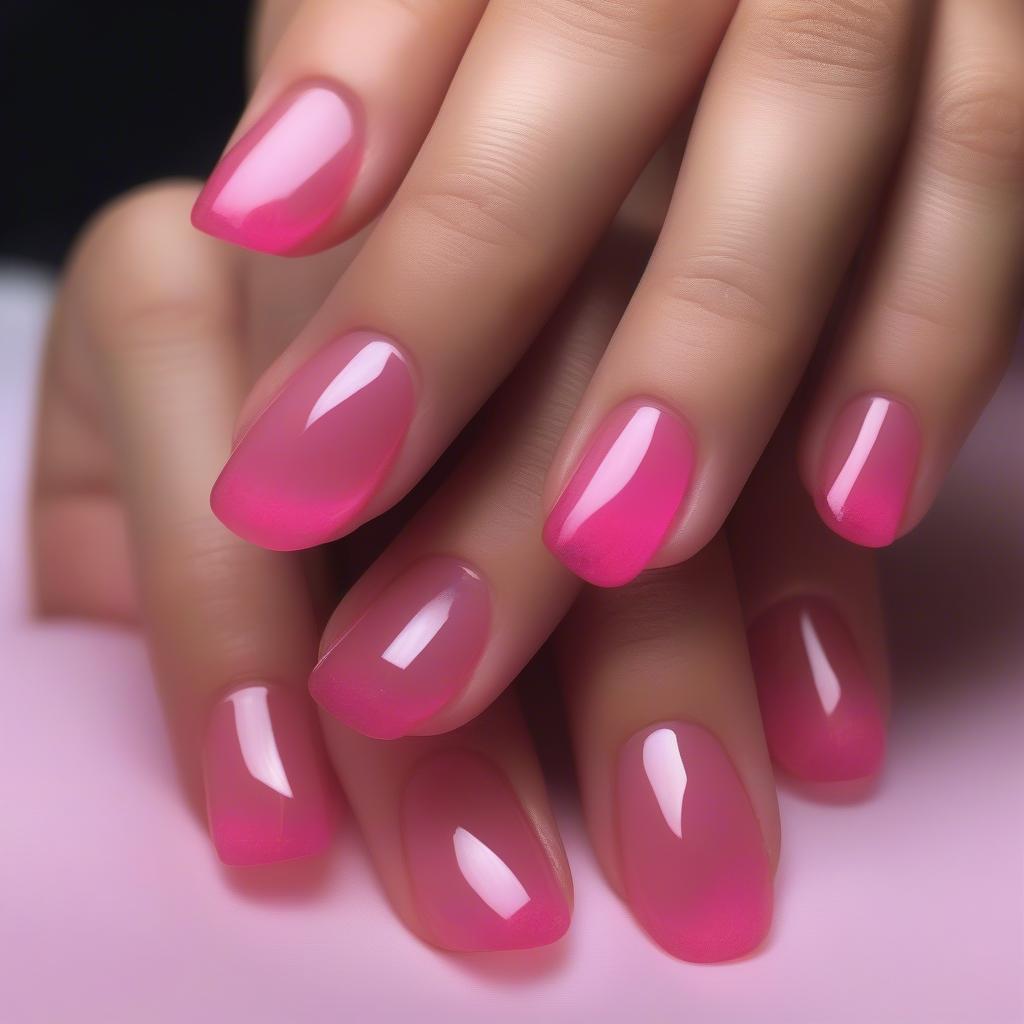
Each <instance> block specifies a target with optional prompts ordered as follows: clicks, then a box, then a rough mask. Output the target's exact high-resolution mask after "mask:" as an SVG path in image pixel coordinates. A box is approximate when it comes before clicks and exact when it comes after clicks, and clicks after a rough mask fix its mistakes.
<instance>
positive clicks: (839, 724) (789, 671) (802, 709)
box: [748, 597, 885, 782]
mask: <svg viewBox="0 0 1024 1024" xmlns="http://www.w3.org/2000/svg"><path fill="white" fill-rule="evenodd" d="M748 642H749V645H750V658H751V662H752V663H753V666H754V677H755V679H756V680H757V693H758V698H759V700H760V703H761V720H762V721H763V722H764V729H765V736H766V737H767V739H768V748H769V750H771V754H772V758H773V759H774V760H775V762H776V764H778V765H780V766H781V767H782V768H784V769H785V770H786V771H787V772H789V773H790V774H792V775H795V776H796V777H797V778H801V779H807V780H809V781H812V782H841V781H848V780H851V779H863V778H868V777H869V776H872V775H874V774H876V773H877V772H878V770H879V769H880V768H881V766H882V758H883V756H884V754H885V720H884V717H883V715H882V708H881V704H880V702H879V699H878V691H877V690H876V689H875V687H874V686H873V685H872V683H871V679H870V677H869V676H868V672H867V670H866V669H865V667H864V663H863V661H862V660H861V657H860V654H859V653H858V651H857V645H856V643H855V642H854V639H853V637H852V636H851V635H850V631H849V630H848V629H847V627H846V624H845V623H844V622H843V620H842V619H841V618H840V617H839V615H838V614H837V612H836V611H835V609H834V608H833V607H832V606H831V605H830V604H828V603H827V602H825V601H823V600H821V599H820V598H799V597H797V598H790V599H789V600H786V601H783V602H782V603H781V604H778V605H776V606H775V607H774V608H771V609H769V610H768V611H767V612H765V613H764V614H763V615H761V616H760V618H758V619H757V621H756V622H754V624H753V625H752V626H751V627H750V630H749V633H748Z"/></svg>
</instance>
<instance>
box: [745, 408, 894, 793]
mask: <svg viewBox="0 0 1024 1024" xmlns="http://www.w3.org/2000/svg"><path fill="white" fill-rule="evenodd" d="M795 424H796V418H795V417H793V416H788V417H787V422H786V424H785V425H784V427H783V428H781V429H780V433H779V434H778V435H777V436H776V437H775V439H774V440H773V441H772V444H771V445H769V447H768V450H767V451H766V452H765V454H764V456H763V457H762V459H761V461H760V462H759V463H758V465H757V468H756V469H755V470H754V473H753V474H752V476H751V478H750V480H749V482H748V483H747V486H746V488H744V491H743V494H742V495H741V496H740V500H739V501H738V502H737V504H736V508H735V509H734V510H733V512H732V515H731V516H730V519H729V546H730V548H731V550H732V555H733V564H734V566H735V570H736V580H737V584H738V587H739V594H740V599H741V602H742V605H743V613H744V617H745V619H746V622H747V642H748V645H749V648H750V657H751V662H752V664H753V669H754V679H755V681H756V683H757V692H758V699H759V702H760V708H761V721H762V722H763V723H764V731H765V737H766V738H767V740H768V749H769V750H770V751H771V755H772V759H773V760H774V761H775V763H776V764H777V765H779V766H780V767H781V768H782V769H783V770H784V771H785V772H787V773H788V774H790V775H792V776H794V777H796V778H799V779H803V780H806V781H810V782H842V781H850V780H854V779H867V778H871V777H872V776H874V775H876V774H877V773H878V772H879V771H880V770H881V767H882V760H883V757H884V753H885V728H886V718H887V714H888V705H889V671H888V660H887V657H886V641H885V628H884V622H883V615H882V603H881V595H880V591H879V583H878V574H877V566H876V563H875V557H874V555H873V553H872V552H870V551H866V550H864V549H863V548H858V547H854V546H853V545H852V544H847V543H845V542H844V541H843V540H841V539H840V538H839V537H837V536H836V535H835V534H834V533H832V532H831V531H830V530H828V529H826V527H825V526H824V524H823V523H822V522H821V520H820V519H819V518H818V516H817V514H816V512H815V510H814V505H813V503H812V502H811V500H810V498H809V497H808V495H807V492H806V491H805V490H804V489H803V487H802V485H801V483H800V478H799V475H798V473H797V462H796V444H795V442H796V431H795V429H794V428H795Z"/></svg>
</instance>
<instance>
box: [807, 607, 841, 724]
mask: <svg viewBox="0 0 1024 1024" xmlns="http://www.w3.org/2000/svg"><path fill="white" fill-rule="evenodd" d="M800 635H801V636H802V637H803V641H804V649H805V650H806V651H807V660H808V661H809V662H810V664H811V677H812V678H813V679H814V688H815V689H816V690H817V691H818V700H820V701H821V706H822V708H823V709H824V711H825V714H826V715H831V714H832V712H833V711H835V709H836V705H837V704H838V703H839V698H840V697H842V695H843V690H842V687H841V686H840V685H839V677H838V676H837V675H836V673H835V669H834V668H832V664H831V662H830V661H829V660H828V655H827V654H826V653H825V648H824V647H823V646H822V644H821V638H820V637H819V636H818V632H817V630H816V629H815V628H814V623H813V622H812V621H811V617H810V615H809V614H808V613H807V612H801V613H800Z"/></svg>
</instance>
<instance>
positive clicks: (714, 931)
mask: <svg viewBox="0 0 1024 1024" xmlns="http://www.w3.org/2000/svg"><path fill="white" fill-rule="evenodd" d="M617 805H618V807H617V815H618V829H619V848H620V856H621V862H622V870H623V880H624V883H625V888H626V897H627V899H628V901H629V903H630V905H631V907H632V908H633V912H634V913H635V914H636V916H637V918H638V919H639V920H640V923H641V924H642V925H643V926H644V928H646V929H647V931H648V932H649V933H650V934H651V936H652V937H653V938H654V940H655V941H656V942H657V943H658V944H659V945H661V946H662V947H663V948H664V949H665V950H666V951H667V952H669V953H671V954H672V955H673V956H676V957H679V958H680V959H682V960H690V961H693V962H696V963H712V962H715V961H719V960H732V959H734V958H736V957H739V956H742V955H743V954H745V953H749V952H750V951H751V950H753V949H755V948H756V947H757V946H758V945H759V944H760V943H761V941H762V940H763V939H764V937H765V935H766V934H767V932H768V927H769V925H770V923H771V916H772V873H771V866H770V863H769V860H768V855H767V853H766V851H765V846H764V839H763V837H762V835H761V828H760V825H759V824H758V820H757V817H756V815H755V813H754V808H753V805H752V804H751V802H750V797H749V796H748V795H747V791H746V789H744V786H743V783H742V782H741V781H740V777H739V775H738V774H737V772H736V769H735V767H734V766H733V763H732V761H731V760H730V758H729V755H728V754H727V753H726V752H725V750H724V749H723V748H722V745H721V744H720V743H719V742H718V740H717V739H715V737H714V736H712V735H711V733H710V732H708V731H707V729H704V728H703V727H701V726H698V725H692V724H687V723H681V722H669V723H665V724H662V725H655V726H652V727H651V728H649V729H645V730H644V731H643V732H640V733H638V734H637V735H635V736H633V737H632V738H631V739H630V740H629V741H628V742H627V743H626V745H625V747H624V748H623V751H622V754H621V755H620V761H619V780H618V799H617Z"/></svg>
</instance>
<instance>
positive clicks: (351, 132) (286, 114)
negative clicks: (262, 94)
mask: <svg viewBox="0 0 1024 1024" xmlns="http://www.w3.org/2000/svg"><path fill="white" fill-rule="evenodd" d="M362 152H363V129H362V123H361V115H360V112H359V109H358V106H357V104H356V103H355V101H354V100H353V99H352V98H351V97H349V96H346V95H345V94H344V93H343V91H342V90H341V89H340V88H339V87H337V86H334V85H332V84H330V83H326V82H310V83H306V84H304V85H302V86H299V87H297V88H295V89H293V90H291V91H290V92H288V93H286V94H285V95H284V96H282V97H281V98H280V99H279V100H278V101H277V102H276V103H274V104H273V105H272V106H271V107H270V108H269V110H267V112H266V113H265V114H263V116H262V117H260V119H259V120H258V121H257V122H256V123H255V124H254V125H253V126H252V127H251V128H250V129H249V130H248V131H247V132H246V133H245V134H244V135H243V136H242V138H240V139H239V140H238V142H236V143H235V145H234V146H232V147H231V149H230V150H228V152H227V153H225V154H224V156H223V157H222V158H221V160H220V162H219V163H218V164H217V166H216V167H215V168H214V170H213V173H212V174H211V175H210V178H209V180H208V181H207V183H206V185H205V186H204V187H203V190H202V192H200V193H199V198H198V199H196V203H195V206H194V207H193V210H192V223H193V224H194V225H195V226H196V227H197V228H199V230H200V231H205V232H206V233H207V234H210V235H214V236H215V237H217V238H222V239H224V240H225V241H227V242H233V243H234V244H235V245H241V246H244V247H245V248H247V249H256V250H258V251H260V252H269V253H277V254H279V255H287V254H289V253H298V252H300V251H301V250H302V248H303V245H304V243H306V242H308V241H309V240H310V239H311V238H313V237H314V236H315V235H316V234H317V233H318V232H320V231H321V230H322V229H323V228H324V227H325V225H327V224H329V223H330V222H331V221H332V220H334V218H335V217H336V216H337V214H338V212H339V211H340V210H341V208H342V207H343V206H344V204H345V201H346V199H347V198H348V196H349V193H350V192H351V190H352V184H353V182H354V181H355V177H356V173H357V172H358V170H359V164H360V160H361V159H362Z"/></svg>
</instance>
